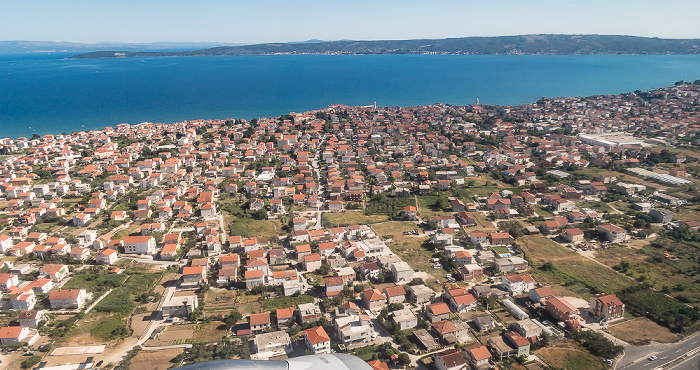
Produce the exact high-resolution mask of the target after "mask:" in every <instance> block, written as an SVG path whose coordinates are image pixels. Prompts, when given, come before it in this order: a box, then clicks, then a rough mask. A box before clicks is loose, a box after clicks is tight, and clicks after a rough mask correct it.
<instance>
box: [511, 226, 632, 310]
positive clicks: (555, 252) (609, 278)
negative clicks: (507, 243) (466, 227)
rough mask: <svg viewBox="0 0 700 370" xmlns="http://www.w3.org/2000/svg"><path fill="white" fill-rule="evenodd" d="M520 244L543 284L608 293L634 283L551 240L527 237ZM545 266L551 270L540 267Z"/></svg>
mask: <svg viewBox="0 0 700 370" xmlns="http://www.w3.org/2000/svg"><path fill="white" fill-rule="evenodd" d="M518 245H520V247H521V248H522V250H523V251H524V252H525V256H526V257H527V259H528V260H529V262H530V265H531V266H532V267H533V268H534V269H533V270H532V271H531V273H532V274H533V275H534V276H535V278H536V279H538V281H541V282H542V283H545V284H558V283H562V282H564V283H567V284H568V285H576V284H582V285H585V286H586V287H588V289H591V290H599V291H602V292H609V293H614V292H617V291H619V290H621V289H623V288H627V287H629V286H632V285H633V284H634V281H632V280H631V279H629V278H628V277H626V276H624V275H622V274H620V273H618V272H616V271H615V270H613V269H611V268H609V267H606V266H604V265H602V264H599V263H596V262H594V261H591V260H589V259H587V258H585V257H583V256H581V255H579V254H578V253H575V252H573V251H571V250H569V249H566V248H565V247H563V246H561V245H559V244H558V243H556V242H554V241H552V240H551V239H549V238H546V237H543V236H525V237H522V238H520V239H518ZM545 264H546V265H547V266H549V267H550V268H549V269H546V268H541V267H543V266H545ZM547 266H545V267H547ZM579 295H581V294H579ZM585 296H586V295H584V297H585Z"/></svg>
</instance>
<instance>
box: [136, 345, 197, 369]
mask: <svg viewBox="0 0 700 370" xmlns="http://www.w3.org/2000/svg"><path fill="white" fill-rule="evenodd" d="M182 351H184V349H183V348H169V349H161V350H158V351H141V352H139V353H138V354H137V355H136V356H134V358H132V359H131V366H130V367H131V368H132V369H151V370H166V369H170V368H171V367H172V366H175V365H177V364H173V363H172V362H170V360H172V359H173V358H175V356H177V355H179V354H180V353H182Z"/></svg>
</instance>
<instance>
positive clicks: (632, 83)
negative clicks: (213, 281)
mask: <svg viewBox="0 0 700 370" xmlns="http://www.w3.org/2000/svg"><path fill="white" fill-rule="evenodd" d="M69 55H70V54H52V55H49V54H21V55H0V137H18V136H28V135H31V134H33V133H37V134H45V133H60V132H71V131H74V130H81V129H82V130H87V129H94V128H101V127H104V126H113V125H116V124H118V123H122V122H126V123H139V122H144V121H150V122H175V121H181V120H189V119H198V118H246V119H250V118H253V117H273V116H277V115H280V114H285V113H289V112H292V111H294V112H302V111H306V110H312V109H319V108H325V107H327V106H328V105H329V104H348V105H368V104H372V103H373V102H374V101H376V102H377V105H379V106H395V105H400V106H410V105H424V104H430V103H436V102H442V103H450V104H455V105H464V104H471V103H473V102H474V101H475V100H476V98H477V97H478V98H479V99H480V101H481V103H482V104H501V105H507V104H510V105H517V104H524V103H531V102H534V101H536V100H537V99H539V98H541V97H543V96H549V97H553V96H586V95H594V94H608V93H622V92H629V91H634V90H646V89H652V88H656V87H663V86H668V85H671V84H673V82H675V81H678V80H686V81H694V80H696V79H699V78H700V56H698V55H693V56H685V55H683V56H454V55H371V56H326V55H297V56H291V55H288V56H231V57H173V58H143V59H77V60H72V59H65V57H67V56H69Z"/></svg>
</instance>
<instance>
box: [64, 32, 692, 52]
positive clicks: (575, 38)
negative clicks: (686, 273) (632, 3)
mask: <svg viewBox="0 0 700 370" xmlns="http://www.w3.org/2000/svg"><path fill="white" fill-rule="evenodd" d="M274 54H350V55H353V54H464V55H472V54H474V55H504V54H506V55H507V54H512V55H592V54H611V55H634V54H700V39H660V38H649V37H636V36H606V35H525V36H498V37H463V38H450V39H439V40H381V41H324V42H315V43H273V44H257V45H244V46H221V47H214V48H209V49H201V50H192V51H176V52H138V51H96V52H91V53H84V54H79V55H76V56H73V58H122V57H155V56H213V55H274Z"/></svg>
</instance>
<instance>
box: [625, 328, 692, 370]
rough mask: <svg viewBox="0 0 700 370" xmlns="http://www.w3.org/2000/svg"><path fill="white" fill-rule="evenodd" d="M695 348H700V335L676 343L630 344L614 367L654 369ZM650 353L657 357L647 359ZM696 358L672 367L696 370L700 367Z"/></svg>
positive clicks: (635, 369)
mask: <svg viewBox="0 0 700 370" xmlns="http://www.w3.org/2000/svg"><path fill="white" fill-rule="evenodd" d="M696 348H700V335H694V336H692V337H689V338H687V339H685V340H684V341H682V342H678V343H652V344H648V345H646V346H630V347H627V348H625V356H624V357H623V358H622V359H621V360H620V361H618V363H617V365H616V366H615V368H616V369H625V370H641V369H654V368H656V367H659V366H662V365H664V364H666V363H668V362H670V361H673V360H675V359H677V358H679V357H681V356H683V355H684V354H686V353H688V352H690V351H692V350H694V349H696ZM652 355H655V356H656V357H657V359H656V360H654V361H650V360H648V358H649V357H650V356H652ZM697 359H698V357H697V355H696V356H694V357H693V359H692V360H694V361H691V360H688V361H685V362H683V363H681V364H679V365H678V366H676V367H674V369H693V370H698V369H700V364H698V361H697ZM687 362H691V363H693V364H694V365H695V367H692V366H691V367H687V366H688V364H687Z"/></svg>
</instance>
